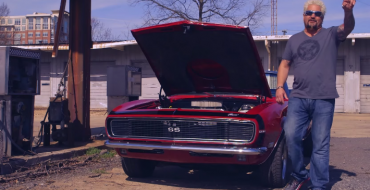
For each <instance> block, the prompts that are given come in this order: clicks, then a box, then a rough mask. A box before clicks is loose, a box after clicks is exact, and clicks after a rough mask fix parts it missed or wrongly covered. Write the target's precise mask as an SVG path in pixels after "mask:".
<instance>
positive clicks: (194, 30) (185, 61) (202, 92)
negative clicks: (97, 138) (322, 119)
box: [105, 21, 310, 187]
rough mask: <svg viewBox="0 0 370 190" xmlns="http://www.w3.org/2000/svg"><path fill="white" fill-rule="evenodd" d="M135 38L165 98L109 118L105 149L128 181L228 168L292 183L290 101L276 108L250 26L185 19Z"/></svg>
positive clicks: (270, 75)
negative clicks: (164, 169)
mask: <svg viewBox="0 0 370 190" xmlns="http://www.w3.org/2000/svg"><path fill="white" fill-rule="evenodd" d="M132 34H133V36H134V37H135V39H136V41H137V43H138V45H139V46H140V47H141V50H142V51H143V53H144V54H145V56H146V58H147V59H148V61H149V64H150V65H151V67H152V69H153V71H154V72H155V74H156V76H157V78H158V81H159V82H160V84H161V87H162V88H161V92H162V90H163V92H164V93H165V95H162V94H161V93H160V94H159V99H158V100H136V101H131V102H128V103H125V104H122V105H120V106H118V107H116V108H115V109H114V110H113V111H112V112H111V113H109V115H108V117H107V119H106V132H107V135H108V137H109V140H107V141H106V143H105V144H106V146H108V147H112V148H115V149H116V150H117V152H118V154H119V155H120V156H121V157H122V167H123V170H124V171H125V173H126V174H127V175H128V176H130V177H148V176H150V175H151V174H152V173H153V171H154V169H155V167H156V165H157V164H158V163H167V164H168V163H170V164H177V165H180V166H190V167H194V168H196V167H199V168H201V167H204V166H212V167H217V166H226V165H228V166H234V167H235V166H236V168H238V169H243V171H247V170H249V171H253V172H255V173H257V174H258V175H259V178H260V181H263V182H264V184H267V185H269V186H271V187H282V186H284V185H285V184H286V182H287V180H288V177H289V174H290V172H289V171H288V170H289V167H288V166H289V162H288V160H289V159H288V156H287V149H286V146H285V138H284V132H283V123H284V118H285V115H286V112H287V105H288V103H287V102H285V103H284V104H283V105H279V104H277V103H276V101H275V98H274V91H275V88H276V72H264V69H263V66H262V63H261V60H260V57H259V55H258V52H257V48H256V46H255V43H254V40H253V38H252V35H251V33H250V30H249V28H248V27H241V26H232V25H221V24H211V23H197V22H190V21H181V22H175V23H170V24H163V25H157V26H153V27H147V28H141V29H136V30H133V31H132ZM285 88H286V91H287V92H288V89H287V86H286V85H285ZM307 134H309V131H308V133H307ZM307 137H310V136H309V135H307ZM309 140H310V138H305V139H303V142H304V143H305V144H308V145H310V143H309ZM307 150H308V151H307V154H306V156H309V155H310V149H307Z"/></svg>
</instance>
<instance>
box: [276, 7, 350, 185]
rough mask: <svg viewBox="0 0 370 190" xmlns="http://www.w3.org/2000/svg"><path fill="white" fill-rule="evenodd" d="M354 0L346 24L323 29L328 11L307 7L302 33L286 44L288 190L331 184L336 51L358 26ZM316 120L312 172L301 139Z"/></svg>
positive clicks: (281, 76) (280, 92)
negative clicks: (291, 77) (290, 75)
mask: <svg viewBox="0 0 370 190" xmlns="http://www.w3.org/2000/svg"><path fill="white" fill-rule="evenodd" d="M355 3H356V0H343V2H342V8H343V10H344V24H342V25H340V26H339V27H338V26H336V27H330V28H323V27H322V23H323V20H324V17H325V12H326V8H325V5H324V3H323V2H322V1H321V0H308V1H307V2H306V3H305V5H304V13H303V21H304V26H305V29H304V31H302V32H300V33H297V34H295V35H293V36H292V37H291V38H290V39H289V40H288V43H287V46H286V49H285V52H284V54H283V57H282V58H283V60H282V62H281V63H280V66H279V70H278V87H277V90H276V101H277V102H278V103H279V104H283V103H284V99H288V97H287V95H286V93H285V91H284V88H283V84H284V83H285V81H286V79H287V77H288V72H289V69H290V67H292V68H293V71H294V83H293V90H292V92H291V93H290V97H289V102H288V112H287V119H286V122H285V124H284V131H285V135H286V142H287V146H288V155H289V158H290V159H291V161H292V167H293V168H292V169H293V172H292V181H290V182H289V183H288V184H287V186H286V187H285V189H287V190H288V189H294V190H295V189H299V188H300V187H301V186H302V185H303V183H305V182H307V181H308V180H309V179H311V182H312V187H311V188H312V189H314V190H319V189H325V188H326V184H327V183H328V182H329V146H330V129H331V125H332V122H333V114H334V104H335V98H338V97H339V95H338V93H337V90H336V85H335V82H336V81H335V80H336V60H337V52H338V46H339V44H340V42H343V41H344V40H345V39H346V37H347V36H348V34H350V33H351V32H352V30H353V28H354V26H355V19H354V16H353V11H352V10H353V7H354V5H355ZM311 120H312V128H311V132H312V141H313V151H312V156H311V162H310V171H309V172H308V171H307V170H306V169H305V167H304V164H303V154H302V138H303V135H304V133H305V131H306V129H307V127H308V126H309V123H310V122H311Z"/></svg>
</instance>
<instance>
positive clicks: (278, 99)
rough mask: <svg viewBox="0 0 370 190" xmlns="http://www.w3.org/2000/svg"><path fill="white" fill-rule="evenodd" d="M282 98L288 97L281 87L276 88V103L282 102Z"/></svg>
mask: <svg viewBox="0 0 370 190" xmlns="http://www.w3.org/2000/svg"><path fill="white" fill-rule="evenodd" d="M284 99H288V96H287V95H286V93H285V90H284V89H283V88H279V89H277V90H276V102H277V103H278V104H284Z"/></svg>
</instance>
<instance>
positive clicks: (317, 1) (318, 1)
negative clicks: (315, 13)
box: [303, 0, 326, 17]
mask: <svg viewBox="0 0 370 190" xmlns="http://www.w3.org/2000/svg"><path fill="white" fill-rule="evenodd" d="M308 5H318V6H320V7H321V12H322V17H324V16H325V13H326V7H325V4H324V2H322V1H321V0H308V1H306V3H305V4H304V7H303V13H305V12H306V11H307V8H308Z"/></svg>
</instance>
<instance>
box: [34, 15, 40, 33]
mask: <svg viewBox="0 0 370 190" xmlns="http://www.w3.org/2000/svg"><path fill="white" fill-rule="evenodd" d="M35 29H36V30H41V18H40V17H38V18H36V25H35Z"/></svg>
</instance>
